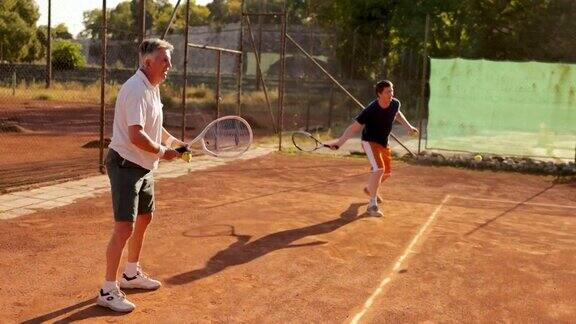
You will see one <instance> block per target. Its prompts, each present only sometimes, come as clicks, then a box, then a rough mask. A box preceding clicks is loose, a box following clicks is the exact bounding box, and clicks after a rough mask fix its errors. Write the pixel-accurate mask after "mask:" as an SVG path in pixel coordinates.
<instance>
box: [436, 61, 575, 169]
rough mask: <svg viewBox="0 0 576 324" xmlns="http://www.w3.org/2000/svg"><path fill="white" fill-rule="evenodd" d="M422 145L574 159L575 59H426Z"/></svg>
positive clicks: (501, 153) (447, 148) (469, 150)
mask: <svg viewBox="0 0 576 324" xmlns="http://www.w3.org/2000/svg"><path fill="white" fill-rule="evenodd" d="M430 68H431V75H430V102H429V118H428V131H427V143H426V147H427V148H431V149H434V148H435V149H444V150H455V151H466V152H482V153H494V154H500V155H519V156H528V157H556V158H563V159H574V154H575V153H574V152H575V146H576V65H571V64H553V63H537V62H523V63H520V62H493V61H487V60H465V59H431V65H430Z"/></svg>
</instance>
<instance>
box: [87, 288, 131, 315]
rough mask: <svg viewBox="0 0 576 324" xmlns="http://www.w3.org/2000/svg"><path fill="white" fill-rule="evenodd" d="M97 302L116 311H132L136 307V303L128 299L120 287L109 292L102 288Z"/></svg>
mask: <svg viewBox="0 0 576 324" xmlns="http://www.w3.org/2000/svg"><path fill="white" fill-rule="evenodd" d="M96 304H98V305H100V306H102V307H108V308H110V309H111V310H113V311H116V312H131V311H133V310H134V308H136V305H134V304H133V303H132V302H131V301H129V300H128V299H126V295H125V294H124V293H123V292H122V291H121V290H119V289H118V288H114V289H112V290H110V291H109V292H107V293H104V290H102V289H100V292H99V293H98V298H97V299H96Z"/></svg>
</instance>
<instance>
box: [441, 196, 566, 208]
mask: <svg viewBox="0 0 576 324" xmlns="http://www.w3.org/2000/svg"><path fill="white" fill-rule="evenodd" d="M452 198H456V199H466V200H479V201H489V202H497V203H507V204H518V205H530V206H539V207H554V208H569V209H576V206H568V205H556V204H541V203H531V202H522V201H513V200H504V199H486V198H474V197H463V196H452Z"/></svg>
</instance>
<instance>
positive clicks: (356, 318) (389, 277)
mask: <svg viewBox="0 0 576 324" xmlns="http://www.w3.org/2000/svg"><path fill="white" fill-rule="evenodd" d="M450 198H455V199H464V200H478V201H487V202H497V203H508V204H519V205H531V206H539V207H554V208H568V209H576V206H568V205H556V204H542V203H530V202H523V201H513V200H505V199H487V198H475V197H464V196H451V195H446V196H445V197H444V199H443V200H442V202H441V203H440V205H438V206H437V207H436V209H435V210H434V212H432V214H431V215H430V217H429V218H428V221H427V222H426V223H425V224H424V225H423V226H422V228H420V231H418V234H416V236H414V238H413V239H412V242H410V244H409V245H408V247H407V248H406V250H405V251H404V253H403V254H402V255H401V256H400V257H399V258H398V260H396V263H394V267H393V268H392V270H391V271H390V272H389V273H388V274H387V275H386V276H385V277H384V279H382V281H381V282H380V285H378V287H377V288H376V290H374V292H373V293H372V295H370V297H368V299H367V300H366V302H365V303H364V307H362V310H361V311H359V312H358V313H357V314H356V315H354V317H353V318H352V320H351V321H350V323H351V324H357V323H358V322H359V321H360V319H361V318H362V317H363V316H364V314H366V312H367V311H368V309H370V307H371V306H372V304H373V303H374V300H375V299H376V297H378V296H379V295H380V294H381V293H382V291H383V290H384V286H386V285H387V284H388V283H390V281H392V277H393V276H394V275H395V274H396V273H397V272H398V271H399V270H400V268H401V267H402V263H403V262H404V261H405V260H406V258H407V257H408V256H409V255H410V254H411V253H412V252H413V250H412V248H413V247H414V246H415V245H416V244H417V243H418V240H419V239H420V237H421V236H422V235H423V234H424V232H426V230H427V229H428V227H429V226H430V225H431V224H432V223H433V222H434V220H435V219H436V218H437V217H438V212H439V211H440V209H441V208H442V207H443V206H444V204H446V202H448V199H450Z"/></svg>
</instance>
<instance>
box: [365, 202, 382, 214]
mask: <svg viewBox="0 0 576 324" xmlns="http://www.w3.org/2000/svg"><path fill="white" fill-rule="evenodd" d="M366 211H367V212H368V214H369V215H370V216H373V217H382V216H384V214H383V213H382V212H381V211H380V209H378V205H373V206H368V209H367V210H366Z"/></svg>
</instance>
